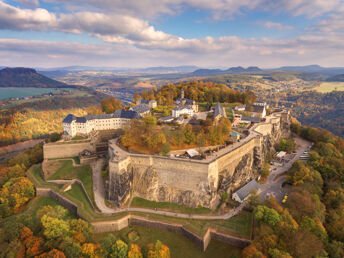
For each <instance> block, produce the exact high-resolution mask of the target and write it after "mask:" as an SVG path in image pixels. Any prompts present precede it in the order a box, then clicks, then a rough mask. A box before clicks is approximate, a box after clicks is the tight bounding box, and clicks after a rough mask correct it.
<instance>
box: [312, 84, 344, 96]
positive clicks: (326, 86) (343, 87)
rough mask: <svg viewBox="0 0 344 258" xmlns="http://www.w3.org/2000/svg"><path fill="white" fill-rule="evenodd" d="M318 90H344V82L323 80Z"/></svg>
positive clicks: (323, 91) (322, 91)
mask: <svg viewBox="0 0 344 258" xmlns="http://www.w3.org/2000/svg"><path fill="white" fill-rule="evenodd" d="M315 90H316V91H318V92H321V93H326V92H331V91H334V90H335V91H344V82H322V83H321V84H320V86H319V87H316V88H315Z"/></svg>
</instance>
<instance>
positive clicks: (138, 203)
mask: <svg viewBox="0 0 344 258" xmlns="http://www.w3.org/2000/svg"><path fill="white" fill-rule="evenodd" d="M130 207H138V208H148V209H155V208H157V209H159V210H166V211H172V212H178V213H186V214H209V213H212V210H211V209H208V208H204V207H198V208H190V207H186V206H181V205H178V204H175V203H170V202H153V201H149V200H146V199H143V198H140V197H134V198H133V200H132V201H131V204H130Z"/></svg>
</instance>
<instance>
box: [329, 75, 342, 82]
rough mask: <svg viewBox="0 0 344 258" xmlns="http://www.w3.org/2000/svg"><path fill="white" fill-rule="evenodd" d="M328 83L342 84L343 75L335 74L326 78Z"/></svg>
mask: <svg viewBox="0 0 344 258" xmlns="http://www.w3.org/2000/svg"><path fill="white" fill-rule="evenodd" d="M326 81H328V82H344V74H337V75H335V76H331V77H329V78H327V80H326Z"/></svg>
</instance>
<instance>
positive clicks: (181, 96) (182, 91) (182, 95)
mask: <svg viewBox="0 0 344 258" xmlns="http://www.w3.org/2000/svg"><path fill="white" fill-rule="evenodd" d="M180 98H182V99H183V98H184V89H182V90H181V91H180Z"/></svg>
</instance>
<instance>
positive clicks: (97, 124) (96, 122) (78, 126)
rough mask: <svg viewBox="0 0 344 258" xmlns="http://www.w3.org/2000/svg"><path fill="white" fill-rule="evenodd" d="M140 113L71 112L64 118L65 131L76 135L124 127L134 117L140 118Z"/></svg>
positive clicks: (118, 111) (119, 111)
mask: <svg viewBox="0 0 344 258" xmlns="http://www.w3.org/2000/svg"><path fill="white" fill-rule="evenodd" d="M139 117H140V116H139V114H138V113H137V112H135V111H132V110H127V111H126V110H116V111H115V112H114V113H112V114H103V115H87V116H83V117H77V116H74V115H72V114H69V115H67V116H66V117H65V119H63V122H62V123H63V131H64V133H66V134H68V135H70V136H75V135H78V134H80V135H87V134H89V133H91V132H92V131H97V130H99V131H100V130H113V129H119V128H123V127H124V125H125V124H126V123H127V122H128V121H130V120H131V119H133V118H139Z"/></svg>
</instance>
